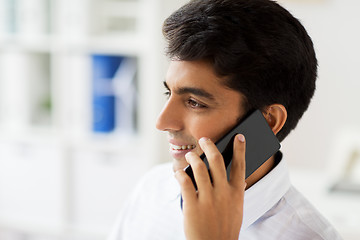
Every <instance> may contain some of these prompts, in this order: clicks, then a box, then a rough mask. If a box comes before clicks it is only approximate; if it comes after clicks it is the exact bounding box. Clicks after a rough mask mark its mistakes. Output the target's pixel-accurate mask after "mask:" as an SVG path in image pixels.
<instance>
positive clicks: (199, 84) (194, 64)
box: [166, 61, 244, 108]
mask: <svg viewBox="0 0 360 240" xmlns="http://www.w3.org/2000/svg"><path fill="white" fill-rule="evenodd" d="M224 81H225V79H223V78H221V77H218V76H217V75H216V74H215V72H214V70H213V68H212V67H211V65H210V64H208V63H206V62H200V61H171V62H170V65H169V68H168V72H167V74H166V86H167V87H168V88H169V89H170V91H171V92H172V93H175V94H178V93H179V94H180V93H181V94H184V93H193V94H195V95H197V96H198V97H200V98H203V99H207V100H208V101H209V103H211V102H213V103H214V104H215V105H217V106H219V107H230V106H232V107H234V106H236V108H238V107H239V106H240V105H242V103H243V100H244V97H243V95H242V94H241V93H240V92H238V91H236V90H233V89H230V88H228V87H227V86H226V85H225V82H224ZM189 89H190V90H189ZM200 92H202V93H201V94H199V93H200Z"/></svg>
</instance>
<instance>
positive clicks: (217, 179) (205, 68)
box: [156, 61, 286, 240]
mask: <svg viewBox="0 0 360 240" xmlns="http://www.w3.org/2000/svg"><path fill="white" fill-rule="evenodd" d="M164 85H165V87H166V89H167V92H166V94H167V96H168V100H167V102H166V104H165V106H164V108H163V110H162V112H161V113H160V115H159V117H158V120H157V124H156V127H157V128H158V129H159V130H161V131H165V132H167V134H168V140H169V143H171V144H174V145H178V146H193V147H194V148H193V149H186V150H177V149H173V147H171V148H170V154H171V155H172V157H173V170H174V172H175V177H176V179H177V180H178V182H179V184H180V187H181V192H182V195H183V200H184V202H183V213H184V228H185V229H184V230H185V235H186V237H187V239H188V240H190V239H197V240H199V239H207V240H209V239H238V236H239V232H240V228H241V224H242V216H243V201H244V191H245V188H246V186H247V187H250V186H251V185H253V184H254V183H256V182H257V181H258V180H259V179H260V178H262V177H263V176H264V175H266V174H267V173H268V172H269V171H270V170H271V169H272V168H273V166H274V157H271V158H270V159H269V160H268V161H266V163H265V164H263V165H262V166H261V167H260V168H259V169H258V170H256V171H255V172H254V173H253V174H252V175H251V176H250V177H249V178H247V179H246V181H245V145H246V143H245V142H246V141H245V139H244V136H242V135H241V134H240V135H238V136H237V137H236V138H235V139H234V156H233V163H232V169H231V173H230V181H227V178H226V169H225V166H224V161H223V159H222V156H221V154H220V153H219V151H218V150H217V148H216V146H215V144H214V142H216V141H217V140H218V139H219V138H220V137H221V136H223V135H224V134H225V133H226V132H228V131H229V130H230V129H231V128H232V127H233V126H235V124H236V123H237V122H238V121H239V118H241V117H242V116H243V115H244V114H245V111H244V109H243V107H242V106H243V104H242V103H243V101H244V96H243V95H242V94H241V93H240V92H238V91H235V90H232V89H229V88H228V87H226V86H225V85H224V79H222V78H220V77H218V76H217V75H216V74H215V73H214V71H213V69H212V67H211V66H210V65H209V64H207V63H205V62H202V61H172V62H171V63H170V65H169V68H168V72H167V75H166V82H165V83H164ZM264 116H265V118H266V119H267V121H268V123H269V126H270V127H271V128H272V130H273V131H274V133H275V134H276V133H277V132H278V131H280V130H281V128H282V126H283V125H284V123H285V121H286V109H285V108H284V107H283V106H282V105H279V104H274V105H271V106H268V107H267V108H266V111H265V112H264ZM203 152H204V153H205V154H206V156H207V158H208V161H209V167H210V170H211V173H212V177H213V183H211V182H210V179H209V176H208V172H207V169H206V166H205V164H204V163H203V162H202V161H201V159H200V158H199V156H200V155H201V154H202V153H203ZM188 164H190V165H191V166H192V168H193V171H194V175H195V180H196V182H197V184H198V191H195V189H194V186H193V185H192V182H191V180H190V178H189V177H188V176H187V175H186V173H185V172H184V171H183V169H184V168H185V167H186V166H187V165H188Z"/></svg>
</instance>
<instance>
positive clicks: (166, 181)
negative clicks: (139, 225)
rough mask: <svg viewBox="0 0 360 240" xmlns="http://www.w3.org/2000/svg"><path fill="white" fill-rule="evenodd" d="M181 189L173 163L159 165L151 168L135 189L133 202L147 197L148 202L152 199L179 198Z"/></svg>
mask: <svg viewBox="0 0 360 240" xmlns="http://www.w3.org/2000/svg"><path fill="white" fill-rule="evenodd" d="M178 193H179V187H178V184H177V182H176V179H175V177H174V173H173V170H172V164H171V163H164V164H159V165H157V166H154V167H153V168H151V169H150V170H149V171H148V172H147V173H146V174H145V175H144V176H143V177H142V178H141V179H139V181H138V184H137V186H136V187H135V189H134V191H133V194H132V200H135V199H136V198H142V197H145V198H146V199H147V201H149V200H151V199H150V198H166V197H167V196H168V197H172V196H173V195H175V196H177V194H178Z"/></svg>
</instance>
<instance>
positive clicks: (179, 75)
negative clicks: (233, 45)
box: [156, 61, 244, 171]
mask: <svg viewBox="0 0 360 240" xmlns="http://www.w3.org/2000/svg"><path fill="white" fill-rule="evenodd" d="M223 81H224V80H223V79H221V78H219V77H217V76H216V75H215V73H214V71H213V69H212V67H211V66H210V65H209V64H206V63H204V62H200V61H191V62H190V61H172V62H171V63H170V66H169V69H168V72H167V75H166V81H165V87H166V88H167V94H168V100H167V102H166V104H165V106H164V108H163V110H162V111H161V113H160V115H159V117H158V120H157V124H156V127H157V128H158V129H159V130H162V131H166V132H167V133H168V141H169V144H170V154H171V156H172V157H173V159H174V164H173V169H174V171H176V170H178V169H181V168H185V167H186V166H187V165H188V164H187V162H186V160H185V154H186V153H188V152H190V151H193V152H196V153H197V154H198V155H200V154H202V150H201V149H200V147H199V145H198V140H199V139H200V138H202V137H207V138H210V139H211V140H212V141H214V142H215V141H217V140H218V139H220V137H222V136H223V135H224V134H225V133H226V132H227V131H229V130H230V129H231V128H233V127H234V126H235V124H236V123H237V121H238V119H239V118H240V117H241V116H243V115H244V112H243V111H244V109H243V107H242V102H243V96H242V95H241V94H240V93H239V92H237V91H234V90H231V89H229V88H227V87H226V86H225V85H224V83H223Z"/></svg>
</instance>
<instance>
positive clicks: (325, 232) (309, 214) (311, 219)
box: [275, 187, 341, 240]
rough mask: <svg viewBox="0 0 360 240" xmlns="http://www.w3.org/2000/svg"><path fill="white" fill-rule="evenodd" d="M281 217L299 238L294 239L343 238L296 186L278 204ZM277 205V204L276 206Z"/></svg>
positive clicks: (290, 231)
mask: <svg viewBox="0 0 360 240" xmlns="http://www.w3.org/2000/svg"><path fill="white" fill-rule="evenodd" d="M278 205H279V206H278V207H279V208H280V209H281V210H282V211H281V212H280V213H279V214H281V215H282V216H281V219H283V220H286V221H285V222H286V229H287V230H286V231H287V232H288V233H289V234H291V235H292V236H298V238H292V239H319V240H320V239H324V240H325V239H331V240H332V239H341V237H340V236H339V234H338V233H337V231H336V230H335V229H334V228H333V226H332V225H331V224H330V223H329V222H328V221H327V220H326V219H325V218H324V217H323V216H322V214H321V213H320V212H319V211H318V210H317V209H315V207H314V206H313V205H312V204H311V203H310V202H309V201H308V200H307V199H306V198H305V197H304V196H303V195H302V194H301V193H300V192H298V191H297V190H296V189H295V188H294V187H291V188H290V189H289V191H288V192H287V193H286V194H285V195H284V197H283V198H282V200H281V201H280V202H279V204H278ZM275 207H277V206H275Z"/></svg>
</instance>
